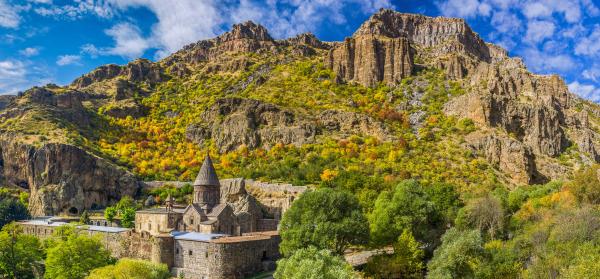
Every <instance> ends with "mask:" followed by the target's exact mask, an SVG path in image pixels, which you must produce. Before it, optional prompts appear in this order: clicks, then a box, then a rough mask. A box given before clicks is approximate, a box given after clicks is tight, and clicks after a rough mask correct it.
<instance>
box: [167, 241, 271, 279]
mask: <svg viewBox="0 0 600 279" xmlns="http://www.w3.org/2000/svg"><path fill="white" fill-rule="evenodd" d="M280 241H281V240H280V238H279V235H277V232H269V233H256V234H247V235H244V236H238V237H224V238H219V239H215V240H211V241H209V242H202V241H191V240H175V261H174V267H173V269H172V272H173V274H174V275H175V276H180V275H182V276H184V277H185V278H205V279H225V278H227V279H237V278H246V276H248V275H252V274H256V273H258V272H261V271H264V270H269V269H272V268H274V261H275V260H277V259H278V258H279V256H280V255H279V243H280Z"/></svg>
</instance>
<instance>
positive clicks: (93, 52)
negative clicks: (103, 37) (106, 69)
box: [81, 44, 102, 58]
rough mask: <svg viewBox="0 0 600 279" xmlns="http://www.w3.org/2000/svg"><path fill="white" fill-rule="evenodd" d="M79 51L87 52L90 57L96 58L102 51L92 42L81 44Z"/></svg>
mask: <svg viewBox="0 0 600 279" xmlns="http://www.w3.org/2000/svg"><path fill="white" fill-rule="evenodd" d="M81 53H82V54H88V55H89V56H91V57H92V58H96V57H98V55H100V54H102V51H101V50H99V49H98V48H97V47H96V46H95V45H93V44H85V45H82V46H81Z"/></svg>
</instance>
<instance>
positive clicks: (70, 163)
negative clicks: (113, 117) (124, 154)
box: [0, 135, 138, 216]
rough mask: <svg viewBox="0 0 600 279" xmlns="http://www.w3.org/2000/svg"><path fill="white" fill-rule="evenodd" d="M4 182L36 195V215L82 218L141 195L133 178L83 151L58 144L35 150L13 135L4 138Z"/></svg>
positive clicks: (0, 148) (0, 154) (0, 151)
mask: <svg viewBox="0 0 600 279" xmlns="http://www.w3.org/2000/svg"><path fill="white" fill-rule="evenodd" d="M0 178H1V180H2V181H4V183H5V184H6V185H12V186H17V187H21V188H24V189H28V190H29V191H30V199H29V210H30V212H31V214H32V215H34V216H44V215H54V214H61V213H71V214H76V213H81V212H82V211H83V210H84V209H91V208H101V207H104V206H107V205H110V204H113V203H115V202H117V201H118V200H120V198H121V197H123V196H125V195H128V196H135V195H136V193H137V191H138V182H137V179H136V178H135V176H134V175H133V174H131V173H130V172H127V171H126V170H123V169H121V168H119V167H117V166H115V165H114V164H112V163H110V162H108V161H106V160H104V159H101V158H99V157H96V156H94V155H92V154H90V153H88V152H86V151H84V150H82V149H80V148H78V147H75V146H72V145H68V144H58V143H49V144H44V145H42V146H39V147H35V146H32V145H28V144H23V143H20V142H19V141H18V140H16V139H14V138H11V137H10V136H7V135H3V136H2V137H1V138H0Z"/></svg>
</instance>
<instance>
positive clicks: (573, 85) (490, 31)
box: [0, 0, 600, 102]
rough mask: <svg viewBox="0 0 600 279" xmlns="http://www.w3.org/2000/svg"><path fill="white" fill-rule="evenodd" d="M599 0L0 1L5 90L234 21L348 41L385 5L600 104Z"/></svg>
mask: <svg viewBox="0 0 600 279" xmlns="http://www.w3.org/2000/svg"><path fill="white" fill-rule="evenodd" d="M597 1H600V0H430V1H427V0H421V1H419V0H279V1H278V0H263V1H258V0H220V1H219V0H72V1H66V0H0V94H6V93H15V92H18V91H20V90H24V89H27V88H29V87H31V86H33V85H42V84H46V83H50V82H52V83H57V84H60V85H64V84H68V83H70V82H71V81H72V80H73V79H75V78H76V77H78V76H80V75H81V74H83V73H86V72H89V71H90V70H92V69H94V68H96V67H97V66H99V65H102V64H107V63H117V64H124V63H126V62H127V61H129V60H131V59H135V58H138V57H145V58H148V59H151V60H157V59H160V58H162V57H164V56H166V55H168V54H169V53H172V52H174V51H176V50H178V49H179V48H181V47H182V46H183V45H185V44H188V43H192V42H195V41H197V40H201V39H206V38H211V37H214V36H216V35H218V34H220V33H222V32H224V31H227V30H228V29H229V28H230V26H231V24H233V23H237V22H242V21H246V20H253V21H255V22H258V23H261V24H263V25H264V26H266V27H267V28H268V29H269V32H270V33H271V35H272V36H273V37H275V38H286V37H290V36H293V35H295V34H298V33H301V32H307V31H310V32H313V33H315V34H316V35H317V37H319V38H320V39H322V40H326V41H333V40H342V39H343V38H344V37H346V36H350V35H351V34H352V33H353V32H354V30H356V28H357V27H358V26H359V25H360V24H361V23H362V22H363V21H365V20H366V19H367V18H368V17H369V16H370V15H371V14H372V13H374V12H376V11H377V10H378V9H379V8H382V7H385V8H392V9H395V10H397V11H400V12H410V13H421V14H426V15H429V16H452V17H462V18H465V19H466V20H467V21H468V23H469V24H470V25H471V27H472V28H473V29H474V30H475V31H476V32H478V33H479V34H480V35H481V36H482V37H483V38H484V39H485V40H486V41H490V42H493V43H496V44H499V45H502V46H503V47H505V48H506V49H507V50H508V51H509V53H510V54H511V55H516V56H521V57H523V58H524V60H525V63H526V65H527V66H528V68H529V69H530V70H532V71H533V72H535V73H540V74H549V73H557V74H560V75H561V76H563V77H564V78H565V80H566V82H567V84H569V88H570V89H571V91H572V92H574V93H577V94H579V95H580V96H582V97H584V98H587V99H590V100H593V101H596V102H600V3H598V2H597Z"/></svg>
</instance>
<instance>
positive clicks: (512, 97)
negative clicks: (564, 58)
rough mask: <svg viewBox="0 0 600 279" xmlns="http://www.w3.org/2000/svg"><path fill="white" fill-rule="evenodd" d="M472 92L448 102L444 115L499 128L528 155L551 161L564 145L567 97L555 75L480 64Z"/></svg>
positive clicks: (516, 65) (514, 64)
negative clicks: (519, 142) (519, 143)
mask: <svg viewBox="0 0 600 279" xmlns="http://www.w3.org/2000/svg"><path fill="white" fill-rule="evenodd" d="M470 78H471V85H472V88H473V89H472V92H471V93H469V94H467V95H463V96H460V97H458V98H455V99H453V100H452V101H450V102H449V103H448V104H447V105H446V107H445V111H446V112H447V113H448V114H451V115H458V116H460V117H468V118H471V119H473V120H475V121H476V122H478V123H480V124H482V125H486V126H491V127H499V128H502V129H503V130H505V131H506V132H507V133H510V134H512V135H514V136H515V137H516V138H517V139H518V140H520V141H522V142H523V143H524V144H526V145H527V146H529V147H530V148H531V149H532V150H533V152H534V153H536V154H541V155H546V156H551V157H553V156H557V155H559V154H560V153H561V152H562V151H563V150H564V149H565V148H566V147H567V146H568V144H569V143H568V140H567V138H566V135H565V132H564V129H563V128H562V125H564V124H565V121H566V120H565V117H564V115H565V111H564V110H565V109H566V108H568V107H569V99H570V96H569V92H568V89H567V87H566V85H565V84H564V82H562V80H560V79H559V78H557V77H555V76H550V77H546V76H536V75H533V74H531V73H529V72H528V71H526V69H525V68H524V66H523V65H522V64H521V61H520V60H515V59H511V60H508V61H506V62H503V63H495V64H487V63H482V64H481V65H480V66H479V68H478V70H477V72H476V73H475V74H473V75H472V76H471V77H470Z"/></svg>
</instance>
